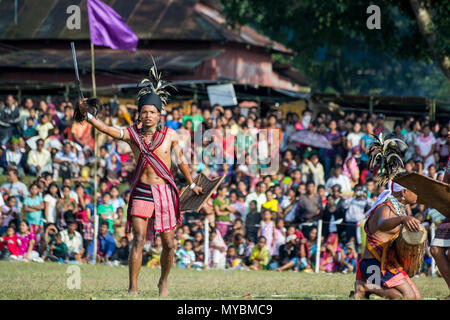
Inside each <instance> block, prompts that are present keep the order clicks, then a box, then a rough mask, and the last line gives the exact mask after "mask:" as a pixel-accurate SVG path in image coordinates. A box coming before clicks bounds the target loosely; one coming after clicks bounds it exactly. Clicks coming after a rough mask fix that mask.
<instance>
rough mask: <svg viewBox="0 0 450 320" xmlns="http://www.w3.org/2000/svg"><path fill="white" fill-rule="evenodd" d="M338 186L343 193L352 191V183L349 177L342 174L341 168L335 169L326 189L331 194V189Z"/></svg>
mask: <svg viewBox="0 0 450 320" xmlns="http://www.w3.org/2000/svg"><path fill="white" fill-rule="evenodd" d="M336 184H337V185H339V186H340V187H341V192H344V193H348V192H351V190H352V184H351V181H350V179H349V178H348V177H347V176H345V175H343V174H342V167H341V166H336V167H334V170H333V176H332V177H330V178H329V179H328V180H327V183H326V184H325V189H326V190H327V191H328V192H329V190H330V188H331V187H332V186H334V185H336Z"/></svg>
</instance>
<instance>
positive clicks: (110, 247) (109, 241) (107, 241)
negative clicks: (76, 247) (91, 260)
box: [87, 232, 116, 258]
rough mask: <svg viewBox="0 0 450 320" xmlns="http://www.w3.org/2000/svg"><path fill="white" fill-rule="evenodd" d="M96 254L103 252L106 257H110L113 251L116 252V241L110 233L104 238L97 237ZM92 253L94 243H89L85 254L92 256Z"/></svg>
mask: <svg viewBox="0 0 450 320" xmlns="http://www.w3.org/2000/svg"><path fill="white" fill-rule="evenodd" d="M97 246H98V247H97V252H103V253H105V255H106V256H107V257H109V258H110V257H111V256H112V255H113V253H114V250H116V241H115V240H114V237H113V236H112V234H111V233H109V232H108V233H107V234H106V235H105V236H104V237H102V235H101V234H99V235H98V241H97ZM93 252H94V241H91V243H89V246H88V248H87V253H88V254H89V255H91V256H92V253H93Z"/></svg>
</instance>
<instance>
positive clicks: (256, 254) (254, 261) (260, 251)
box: [248, 236, 271, 270]
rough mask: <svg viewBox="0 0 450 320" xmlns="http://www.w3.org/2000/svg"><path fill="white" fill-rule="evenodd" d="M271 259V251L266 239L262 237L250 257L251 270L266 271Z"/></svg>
mask: <svg viewBox="0 0 450 320" xmlns="http://www.w3.org/2000/svg"><path fill="white" fill-rule="evenodd" d="M270 259H271V255H270V251H269V249H268V248H267V246H266V238H265V237H263V236H261V237H259V238H258V243H257V244H256V245H255V246H253V248H252V251H251V253H250V257H249V259H248V260H249V263H250V269H251V270H265V269H267V267H268V266H269V263H270Z"/></svg>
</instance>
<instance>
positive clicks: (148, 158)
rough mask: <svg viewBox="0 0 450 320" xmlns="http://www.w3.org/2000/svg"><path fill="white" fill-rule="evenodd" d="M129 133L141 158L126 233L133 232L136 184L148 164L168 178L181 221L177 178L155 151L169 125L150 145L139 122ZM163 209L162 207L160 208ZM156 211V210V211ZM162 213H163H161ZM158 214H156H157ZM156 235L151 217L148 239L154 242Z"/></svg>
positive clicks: (129, 204) (130, 202)
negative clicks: (132, 215) (140, 132)
mask: <svg viewBox="0 0 450 320" xmlns="http://www.w3.org/2000/svg"><path fill="white" fill-rule="evenodd" d="M127 130H128V133H129V134H130V137H131V140H132V141H133V142H134V144H135V145H136V146H137V147H138V148H139V151H140V154H139V159H138V162H137V165H136V170H135V172H134V175H133V179H132V187H131V188H132V189H131V194H130V201H129V203H128V210H127V227H126V231H125V232H126V233H127V234H128V233H129V232H131V216H130V214H131V212H132V211H131V209H132V206H133V201H132V199H133V195H134V192H135V189H136V185H137V183H138V182H139V180H140V178H141V176H142V173H143V172H144V170H145V168H146V167H147V165H150V166H151V167H152V168H153V170H154V171H155V172H156V174H157V175H158V176H159V177H161V178H163V179H165V180H167V181H168V182H169V184H170V186H171V188H170V190H171V197H172V201H173V204H174V208H175V216H176V218H177V223H181V214H180V195H179V192H178V189H177V186H176V184H175V180H174V178H173V175H172V173H171V172H170V170H169V169H168V168H167V166H166V165H165V164H164V162H162V161H161V159H160V158H159V157H158V156H157V155H156V154H155V153H154V152H155V150H156V149H157V148H158V147H159V146H160V145H161V144H162V142H163V141H164V139H165V137H166V134H167V130H168V127H164V128H163V129H162V130H161V131H156V132H155V134H154V136H153V139H152V141H151V142H150V144H149V145H145V142H144V141H143V140H141V137H140V135H139V129H138V127H137V124H134V125H133V126H131V127H129V128H128V129H127ZM158 208H159V207H157V206H155V210H157V209H158ZM160 210H161V208H160ZM155 213H156V212H155ZM161 214H162V213H161ZM155 216H156V214H155ZM154 236H155V231H154V219H150V221H149V222H148V228H147V239H148V240H151V241H152V242H153V240H154Z"/></svg>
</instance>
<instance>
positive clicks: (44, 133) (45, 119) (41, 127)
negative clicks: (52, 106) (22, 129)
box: [36, 113, 53, 140]
mask: <svg viewBox="0 0 450 320" xmlns="http://www.w3.org/2000/svg"><path fill="white" fill-rule="evenodd" d="M50 120H51V119H50V117H49V115H48V114H47V113H43V114H42V115H41V119H40V122H39V124H38V125H37V126H36V130H37V131H38V133H39V136H40V137H41V139H42V140H45V139H47V138H48V132H49V131H50V130H51V129H53V124H52V123H51V122H50Z"/></svg>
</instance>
